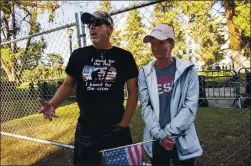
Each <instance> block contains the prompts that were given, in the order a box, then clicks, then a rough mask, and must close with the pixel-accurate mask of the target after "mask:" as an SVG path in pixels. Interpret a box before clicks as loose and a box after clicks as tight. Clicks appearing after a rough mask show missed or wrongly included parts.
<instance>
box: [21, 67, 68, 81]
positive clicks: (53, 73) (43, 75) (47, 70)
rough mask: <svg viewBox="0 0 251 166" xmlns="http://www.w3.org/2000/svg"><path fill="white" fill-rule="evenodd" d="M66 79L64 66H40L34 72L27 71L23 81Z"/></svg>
mask: <svg viewBox="0 0 251 166" xmlns="http://www.w3.org/2000/svg"><path fill="white" fill-rule="evenodd" d="M63 78H65V72H64V66H62V65H53V66H45V65H42V64H41V65H38V66H37V67H36V68H35V69H34V70H25V71H24V73H23V77H22V80H23V81H32V80H33V81H37V80H46V79H63Z"/></svg>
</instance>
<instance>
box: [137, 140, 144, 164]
mask: <svg viewBox="0 0 251 166" xmlns="http://www.w3.org/2000/svg"><path fill="white" fill-rule="evenodd" d="M137 146H138V150H139V162H138V164H139V165H142V153H143V151H142V144H141V145H137Z"/></svg>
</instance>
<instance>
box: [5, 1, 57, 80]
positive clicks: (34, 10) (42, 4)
mask: <svg viewBox="0 0 251 166" xmlns="http://www.w3.org/2000/svg"><path fill="white" fill-rule="evenodd" d="M58 7H59V6H58V4H57V2H56V1H39V2H36V1H20V0H10V1H7V0H4V1H0V9H1V11H2V12H3V15H2V17H1V20H3V31H1V36H2V37H3V40H2V41H9V40H12V39H16V38H17V37H18V36H19V35H20V34H21V35H24V34H25V35H31V34H34V33H37V32H39V31H40V24H39V23H38V22H37V16H38V15H39V14H41V13H44V12H46V11H49V21H53V18H54V13H55V10H56V9H57V8H58ZM24 20H25V21H26V22H28V25H29V27H28V30H25V31H24V30H22V28H21V26H22V24H21V23H22V22H23V21H24ZM45 47H46V44H45V42H44V39H43V38H41V39H39V40H36V41H34V40H32V39H31V38H29V39H27V41H26V45H22V46H18V45H17V43H12V44H6V45H3V48H2V49H1V53H2V55H3V56H2V57H3V59H2V61H1V66H2V67H3V69H4V71H5V73H6V74H7V76H8V79H9V81H16V82H20V79H21V77H22V74H23V71H24V70H33V69H34V68H35V67H36V66H37V65H38V63H39V60H40V57H41V55H42V54H43V52H44V49H45Z"/></svg>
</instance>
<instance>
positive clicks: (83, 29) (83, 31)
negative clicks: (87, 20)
mask: <svg viewBox="0 0 251 166" xmlns="http://www.w3.org/2000/svg"><path fill="white" fill-rule="evenodd" d="M82 14H83V12H80V18H81V16H82ZM81 30H82V34H81V37H83V47H85V46H86V33H85V25H84V24H83V23H82V21H81Z"/></svg>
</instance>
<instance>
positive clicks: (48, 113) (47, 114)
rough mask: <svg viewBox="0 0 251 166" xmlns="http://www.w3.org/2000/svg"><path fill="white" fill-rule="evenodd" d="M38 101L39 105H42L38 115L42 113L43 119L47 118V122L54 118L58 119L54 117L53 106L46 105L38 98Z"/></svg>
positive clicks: (56, 116)
mask: <svg viewBox="0 0 251 166" xmlns="http://www.w3.org/2000/svg"><path fill="white" fill-rule="evenodd" d="M38 100H39V102H40V104H41V105H42V107H41V108H40V110H39V113H40V114H41V113H43V114H44V118H45V119H47V118H48V119H49V120H52V117H55V118H58V117H59V116H58V115H56V113H55V109H54V108H53V106H52V105H51V104H50V103H48V102H46V101H44V100H43V99H40V98H39V99H38Z"/></svg>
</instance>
